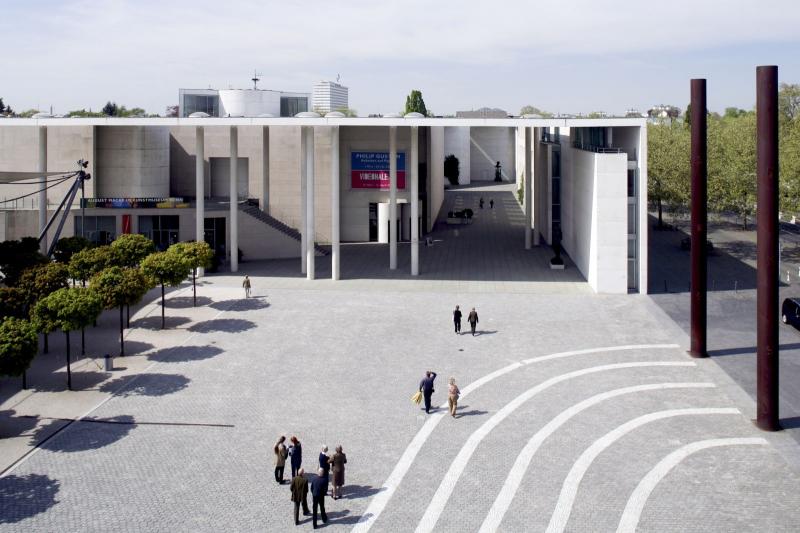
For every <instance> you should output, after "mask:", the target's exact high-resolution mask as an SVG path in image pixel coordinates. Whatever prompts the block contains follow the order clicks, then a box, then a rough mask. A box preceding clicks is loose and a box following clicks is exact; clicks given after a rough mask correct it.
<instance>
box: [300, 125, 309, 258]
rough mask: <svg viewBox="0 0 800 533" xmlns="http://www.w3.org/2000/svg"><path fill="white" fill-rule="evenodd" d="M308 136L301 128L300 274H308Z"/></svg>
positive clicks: (301, 127)
mask: <svg viewBox="0 0 800 533" xmlns="http://www.w3.org/2000/svg"><path fill="white" fill-rule="evenodd" d="M307 163H308V160H307V158H306V134H305V130H304V129H303V126H300V224H299V227H300V273H301V274H305V273H306V260H307V257H306V250H307V248H308V231H307V229H306V178H307V176H308V172H307V171H306V164H307Z"/></svg>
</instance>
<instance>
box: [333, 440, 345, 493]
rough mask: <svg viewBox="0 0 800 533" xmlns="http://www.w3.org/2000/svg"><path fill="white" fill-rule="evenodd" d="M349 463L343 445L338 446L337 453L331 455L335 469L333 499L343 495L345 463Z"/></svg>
mask: <svg viewBox="0 0 800 533" xmlns="http://www.w3.org/2000/svg"><path fill="white" fill-rule="evenodd" d="M345 464H347V456H346V455H345V454H344V452H343V451H342V445H341V444H340V445H338V446H337V447H336V453H334V454H333V457H331V470H333V499H334V500H336V499H338V498H341V497H342V487H343V486H344V465H345Z"/></svg>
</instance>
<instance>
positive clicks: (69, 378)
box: [64, 331, 72, 390]
mask: <svg viewBox="0 0 800 533" xmlns="http://www.w3.org/2000/svg"><path fill="white" fill-rule="evenodd" d="M64 335H66V336H67V389H69V390H72V370H71V369H70V366H69V363H70V361H69V331H65V332H64Z"/></svg>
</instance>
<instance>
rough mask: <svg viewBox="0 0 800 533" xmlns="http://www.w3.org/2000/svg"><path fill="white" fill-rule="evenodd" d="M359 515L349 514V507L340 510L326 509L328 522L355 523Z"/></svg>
mask: <svg viewBox="0 0 800 533" xmlns="http://www.w3.org/2000/svg"><path fill="white" fill-rule="evenodd" d="M359 520H361V517H360V516H355V515H351V514H350V510H349V509H342V510H341V511H328V524H357V523H358V521H359Z"/></svg>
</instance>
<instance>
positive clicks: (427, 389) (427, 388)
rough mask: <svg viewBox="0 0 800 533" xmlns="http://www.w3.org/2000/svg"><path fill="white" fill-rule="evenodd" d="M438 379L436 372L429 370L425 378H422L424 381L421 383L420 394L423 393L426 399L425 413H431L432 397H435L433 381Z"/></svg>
mask: <svg viewBox="0 0 800 533" xmlns="http://www.w3.org/2000/svg"><path fill="white" fill-rule="evenodd" d="M434 379H436V372H433V371H432V370H428V371H427V372H425V377H424V378H422V381H420V382H419V392H421V393H422V397H423V398H424V399H425V412H426V413H430V412H431V396H432V395H433V393H434V392H436V391H434V390H433V380H434Z"/></svg>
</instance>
